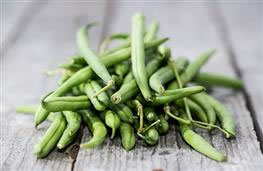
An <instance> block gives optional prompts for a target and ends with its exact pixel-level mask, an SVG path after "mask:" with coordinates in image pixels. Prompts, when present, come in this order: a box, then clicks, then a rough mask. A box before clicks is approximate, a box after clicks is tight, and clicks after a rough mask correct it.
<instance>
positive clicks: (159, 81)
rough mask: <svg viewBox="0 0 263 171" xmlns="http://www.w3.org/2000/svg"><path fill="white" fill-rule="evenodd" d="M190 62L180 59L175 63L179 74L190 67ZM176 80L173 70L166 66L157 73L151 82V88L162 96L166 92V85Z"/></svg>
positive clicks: (151, 78)
mask: <svg viewBox="0 0 263 171" xmlns="http://www.w3.org/2000/svg"><path fill="white" fill-rule="evenodd" d="M188 63H189V61H188V60H187V59H186V58H178V59H176V61H175V64H176V67H177V71H178V73H181V72H182V71H183V70H184V69H185V67H186V66H187V65H188ZM174 78H175V74H174V72H173V69H172V68H171V67H170V66H164V67H162V68H160V69H159V70H158V71H156V72H155V73H154V74H153V75H152V76H151V77H150V80H149V85H150V87H151V88H152V89H153V90H155V91H156V92H158V93H160V94H162V93H164V91H165V88H164V86H163V85H164V84H166V83H168V82H169V81H171V80H173V79H174Z"/></svg>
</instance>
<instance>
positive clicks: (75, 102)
mask: <svg viewBox="0 0 263 171" xmlns="http://www.w3.org/2000/svg"><path fill="white" fill-rule="evenodd" d="M41 105H42V107H43V109H45V110H46V111H48V112H60V111H76V110H80V109H87V108H89V107H90V106H91V104H90V101H89V98H88V97H87V96H64V97H50V98H44V99H43V100H42V101H41Z"/></svg>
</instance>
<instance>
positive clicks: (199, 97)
mask: <svg viewBox="0 0 263 171" xmlns="http://www.w3.org/2000/svg"><path fill="white" fill-rule="evenodd" d="M189 98H190V99H192V100H193V101H194V102H196V103H197V104H198V105H200V106H201V108H202V109H204V111H205V113H206V115H207V119H208V121H209V122H208V123H210V124H213V125H214V124H215V123H216V113H215V111H214V109H213V107H212V105H211V104H210V103H207V101H208V100H207V97H206V96H205V95H204V94H203V93H198V94H195V95H192V96H190V97H189Z"/></svg>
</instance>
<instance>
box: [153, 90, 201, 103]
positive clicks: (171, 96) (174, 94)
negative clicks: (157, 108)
mask: <svg viewBox="0 0 263 171" xmlns="http://www.w3.org/2000/svg"><path fill="white" fill-rule="evenodd" d="M204 90H205V89H204V87H201V86H193V87H187V88H180V89H175V90H166V91H165V93H164V95H157V96H155V97H154V98H153V103H152V104H153V105H163V104H168V103H170V102H172V101H174V100H176V99H180V98H183V97H188V96H191V95H193V94H197V93H200V92H202V91H204Z"/></svg>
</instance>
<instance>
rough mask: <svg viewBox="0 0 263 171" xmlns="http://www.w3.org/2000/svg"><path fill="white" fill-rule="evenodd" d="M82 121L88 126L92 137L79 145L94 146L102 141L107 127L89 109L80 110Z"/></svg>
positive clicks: (84, 146) (83, 146)
mask: <svg viewBox="0 0 263 171" xmlns="http://www.w3.org/2000/svg"><path fill="white" fill-rule="evenodd" d="M80 114H81V115H82V119H83V121H84V123H85V124H86V125H87V126H88V128H89V130H90V131H91V132H92V135H93V137H92V138H91V140H89V141H88V142H86V143H83V144H81V145H80V147H82V148H95V147H96V146H98V145H100V144H102V143H103V141H104V140H105V138H106V135H107V129H106V127H105V125H104V124H103V122H102V121H101V120H100V119H99V117H98V116H97V115H95V114H94V113H93V112H92V111H91V110H89V109H87V110H82V111H80Z"/></svg>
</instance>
